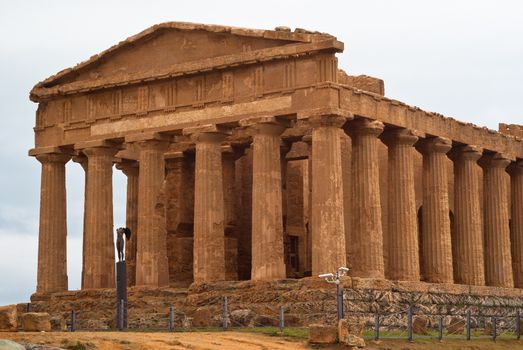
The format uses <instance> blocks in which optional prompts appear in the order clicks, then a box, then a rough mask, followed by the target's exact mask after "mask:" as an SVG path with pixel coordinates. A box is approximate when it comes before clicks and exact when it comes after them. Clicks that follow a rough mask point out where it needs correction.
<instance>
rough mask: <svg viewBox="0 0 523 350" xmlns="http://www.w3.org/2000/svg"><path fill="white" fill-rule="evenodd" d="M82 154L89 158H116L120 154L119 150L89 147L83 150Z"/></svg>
mask: <svg viewBox="0 0 523 350" xmlns="http://www.w3.org/2000/svg"><path fill="white" fill-rule="evenodd" d="M82 153H83V154H84V155H86V156H87V158H91V157H93V156H95V157H96V156H106V157H114V156H115V155H116V153H118V149H117V148H113V147H88V148H83V149H82Z"/></svg>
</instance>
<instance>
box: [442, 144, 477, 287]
mask: <svg viewBox="0 0 523 350" xmlns="http://www.w3.org/2000/svg"><path fill="white" fill-rule="evenodd" d="M480 157H481V152H480V149H478V148H476V147H473V146H460V147H456V148H455V149H453V150H452V152H451V153H450V158H451V159H452V161H453V162H454V232H453V236H452V257H453V267H454V282H455V283H460V284H470V285H477V286H482V285H485V270H484V261H483V257H484V254H483V235H482V232H483V231H482V220H481V206H480V197H479V193H480V188H479V179H478V176H477V169H478V164H477V161H478V159H479V158H480Z"/></svg>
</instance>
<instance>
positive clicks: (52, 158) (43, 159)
mask: <svg viewBox="0 0 523 350" xmlns="http://www.w3.org/2000/svg"><path fill="white" fill-rule="evenodd" d="M35 158H36V159H37V160H38V161H39V162H40V163H42V164H44V163H61V164H65V163H67V162H68V161H69V160H71V156H70V155H69V154H65V153H42V154H38V155H36V156H35Z"/></svg>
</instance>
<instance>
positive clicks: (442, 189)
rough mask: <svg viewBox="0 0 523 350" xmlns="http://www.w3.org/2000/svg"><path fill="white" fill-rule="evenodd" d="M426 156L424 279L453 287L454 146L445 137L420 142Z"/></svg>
mask: <svg viewBox="0 0 523 350" xmlns="http://www.w3.org/2000/svg"><path fill="white" fill-rule="evenodd" d="M416 148H417V149H418V151H420V153H421V154H423V206H422V222H423V225H422V242H421V246H422V252H423V254H422V255H423V264H422V266H423V270H424V271H422V273H423V276H424V277H425V281H427V282H431V283H452V282H453V281H454V275H453V270H452V245H451V237H450V216H449V189H448V171H447V169H448V162H449V160H448V158H447V152H448V151H450V149H451V148H452V142H451V141H450V140H449V139H445V138H442V137H430V138H426V139H423V140H420V141H419V142H418V143H417V145H416Z"/></svg>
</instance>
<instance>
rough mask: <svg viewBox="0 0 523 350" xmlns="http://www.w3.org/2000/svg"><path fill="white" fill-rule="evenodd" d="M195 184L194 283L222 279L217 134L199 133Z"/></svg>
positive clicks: (220, 201)
mask: <svg viewBox="0 0 523 350" xmlns="http://www.w3.org/2000/svg"><path fill="white" fill-rule="evenodd" d="M193 139H194V140H195V141H196V164H195V184H194V262H193V273H194V281H195V282H211V281H221V280H224V279H225V233H224V210H223V180H222V179H223V173H222V152H221V148H220V143H221V141H223V139H224V138H223V135H221V134H219V133H210V132H209V133H198V134H195V135H193Z"/></svg>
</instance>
